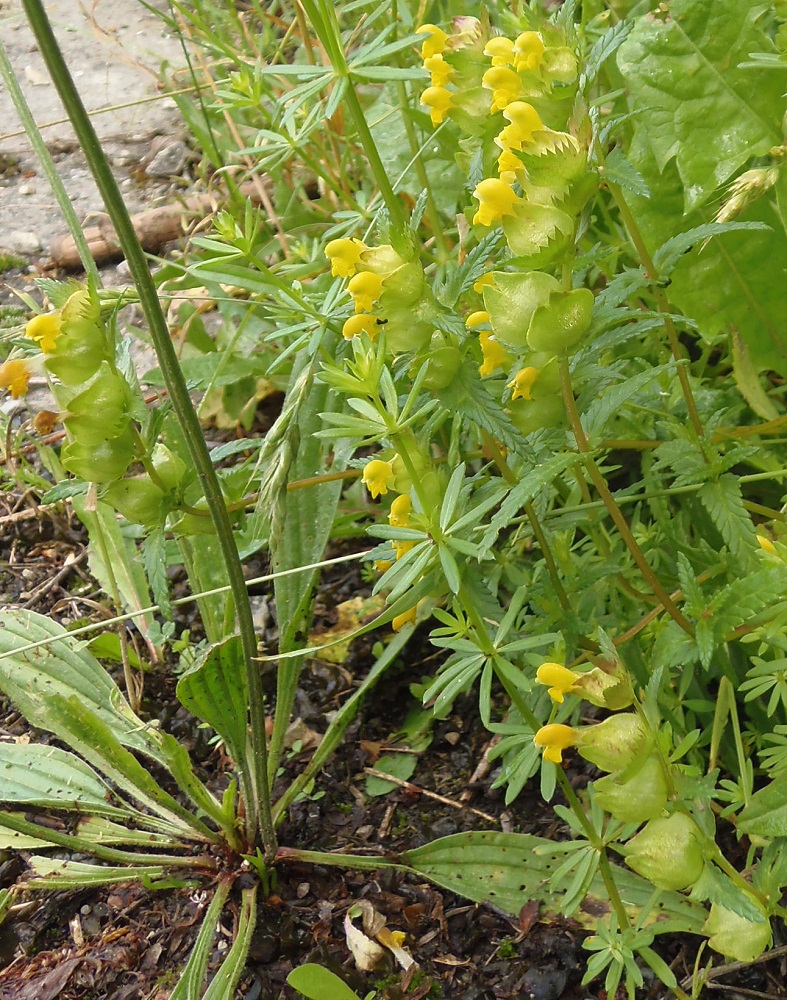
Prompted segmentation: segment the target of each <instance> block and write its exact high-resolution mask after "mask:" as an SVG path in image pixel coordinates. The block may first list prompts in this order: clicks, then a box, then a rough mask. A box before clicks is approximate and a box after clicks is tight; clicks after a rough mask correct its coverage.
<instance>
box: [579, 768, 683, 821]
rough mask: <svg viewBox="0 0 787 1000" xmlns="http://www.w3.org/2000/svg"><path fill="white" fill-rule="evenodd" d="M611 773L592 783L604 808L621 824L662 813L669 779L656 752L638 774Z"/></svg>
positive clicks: (596, 796) (645, 819)
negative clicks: (622, 778) (621, 778)
mask: <svg viewBox="0 0 787 1000" xmlns="http://www.w3.org/2000/svg"><path fill="white" fill-rule="evenodd" d="M624 773H625V774H626V775H627V777H626V780H625V781H621V780H620V777H621V775H620V774H608V775H607V776H606V778H599V780H598V781H594V782H593V790H594V792H595V794H594V799H595V801H596V802H598V804H599V805H600V806H601V808H602V809H603V810H604V811H605V812H608V813H609V814H610V816H614V817H615V819H619V820H620V821H621V823H644V822H646V821H647V820H649V819H656V817H657V816H660V815H661V813H662V811H663V809H664V807H665V806H666V804H667V793H668V789H667V779H666V777H665V775H664V768H663V766H662V764H661V761H660V760H659V759H658V757H657V756H656V755H655V754H651V756H650V757H647V758H646V759H645V762H644V764H643V765H642V767H640V768H639V769H638V770H637V771H636V773H635V774H629V770H628V769H627V770H626V771H625V772H624Z"/></svg>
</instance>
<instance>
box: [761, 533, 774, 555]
mask: <svg viewBox="0 0 787 1000" xmlns="http://www.w3.org/2000/svg"><path fill="white" fill-rule="evenodd" d="M757 542H758V544H759V546H760V548H761V549H762V551H763V552H767V553H768V554H769V555H771V556H778V554H779V553H778V552H777V551H776V546H775V545H774V544H773V542H772V541H771V540H770V538H768V536H767V535H757Z"/></svg>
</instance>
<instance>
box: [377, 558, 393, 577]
mask: <svg viewBox="0 0 787 1000" xmlns="http://www.w3.org/2000/svg"><path fill="white" fill-rule="evenodd" d="M391 566H393V563H392V562H391V560H390V559H375V561H374V568H375V569H376V570H377V572H378V573H379V574H380V575H382V574H383V573H387V572H388V570H389V569H390V568H391Z"/></svg>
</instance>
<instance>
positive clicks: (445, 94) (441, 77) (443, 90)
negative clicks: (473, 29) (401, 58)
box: [418, 24, 455, 126]
mask: <svg viewBox="0 0 787 1000" xmlns="http://www.w3.org/2000/svg"><path fill="white" fill-rule="evenodd" d="M418 31H419V33H420V34H424V33H428V37H427V38H426V40H425V41H424V43H423V44H422V45H421V58H422V59H423V61H424V69H425V70H427V71H428V73H429V80H430V84H431V86H429V87H427V88H426V90H425V91H424V92H423V93H422V94H421V104H425V105H426V106H427V108H429V117H430V118H431V119H432V124H433V125H434V126H437V125H440V124H441V123H442V122H444V121H445V117H446V115H447V114H448V112H449V111H450V110H451V108H452V107H453V98H452V97H451V91H450V90H449V89H448V84H449V83H450V82H451V80H452V79H453V77H454V73H455V70H454V68H453V66H451V65H450V63H448V62H446V60H445V56H444V55H443V53H444V52H445V50H446V48H447V47H448V35H446V33H445V32H444V31H443V30H442V28H438V27H437V25H435V24H422V25H421V27H420V28H419V29H418Z"/></svg>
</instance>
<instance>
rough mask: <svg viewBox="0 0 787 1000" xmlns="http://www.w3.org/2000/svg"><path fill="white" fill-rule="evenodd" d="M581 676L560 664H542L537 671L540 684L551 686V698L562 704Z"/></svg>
mask: <svg viewBox="0 0 787 1000" xmlns="http://www.w3.org/2000/svg"><path fill="white" fill-rule="evenodd" d="M579 676H580V675H579V674H575V673H574V671H573V670H569V669H568V667H563V666H561V665H560V664H559V663H542V664H541V666H540V667H539V668H538V670H537V671H536V680H537V681H538V682H539V684H547V685H549V697H550V698H551V699H552V701H557V702H560V703H562V701H563V698H564V696H565V695H567V694H570V693H571V691H572V690H573V689H574V685H575V684H576V682H577V681H578V680H579Z"/></svg>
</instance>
